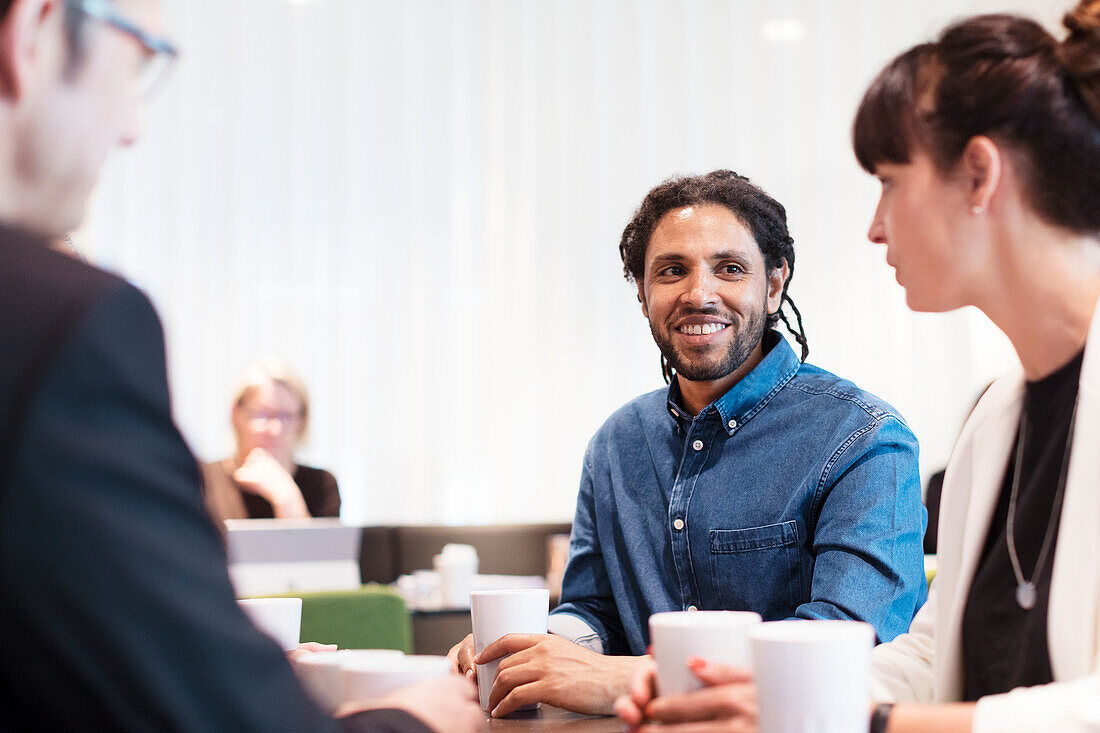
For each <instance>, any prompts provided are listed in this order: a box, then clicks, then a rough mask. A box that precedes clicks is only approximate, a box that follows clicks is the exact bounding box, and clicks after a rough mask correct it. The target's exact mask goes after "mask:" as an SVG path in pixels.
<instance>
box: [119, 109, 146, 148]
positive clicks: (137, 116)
mask: <svg viewBox="0 0 1100 733" xmlns="http://www.w3.org/2000/svg"><path fill="white" fill-rule="evenodd" d="M139 137H141V107H140V105H139V104H137V103H134V104H132V105H130V108H129V110H128V111H127V113H126V116H125V117H124V118H123V120H122V128H121V129H120V130H119V135H118V144H119V145H120V146H122V147H124V148H128V147H130V146H131V145H133V144H134V143H136V142H137V141H138V138H139Z"/></svg>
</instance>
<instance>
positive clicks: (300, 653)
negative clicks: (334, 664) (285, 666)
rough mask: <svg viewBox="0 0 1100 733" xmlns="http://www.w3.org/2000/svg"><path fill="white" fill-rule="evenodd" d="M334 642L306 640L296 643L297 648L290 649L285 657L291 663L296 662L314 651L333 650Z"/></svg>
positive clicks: (334, 649)
mask: <svg viewBox="0 0 1100 733" xmlns="http://www.w3.org/2000/svg"><path fill="white" fill-rule="evenodd" d="M334 651H336V645H335V644H318V643H317V642H315V641H306V642H303V643H301V644H299V645H298V648H297V649H291V650H290V651H289V652H287V653H286V657H287V659H289V660H290V661H291V662H292V663H298V662H300V661H302V660H303V659H305V658H306V657H308V656H309V655H310V654H313V653H314V652H334Z"/></svg>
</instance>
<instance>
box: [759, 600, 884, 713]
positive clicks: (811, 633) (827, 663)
mask: <svg viewBox="0 0 1100 733" xmlns="http://www.w3.org/2000/svg"><path fill="white" fill-rule="evenodd" d="M749 638H750V639H751V642H752V655H753V675H754V677H755V678H756V690H757V692H756V695H757V702H758V703H759V705H760V733H866V731H867V720H868V716H869V715H870V707H871V694H870V687H871V649H872V647H874V645H875V630H874V627H872V626H871V625H870V624H865V623H862V622H860V621H773V622H770V623H765V624H760V625H759V626H757V627H756V628H755V629H753V630H752V631H751V632H749Z"/></svg>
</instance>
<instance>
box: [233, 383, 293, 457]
mask: <svg viewBox="0 0 1100 733" xmlns="http://www.w3.org/2000/svg"><path fill="white" fill-rule="evenodd" d="M233 429H234V430H235V431H236V433H237V450H238V452H239V454H240V455H242V456H245V455H248V453H249V452H250V451H252V450H253V449H254V448H263V449H264V450H266V451H267V452H268V453H270V454H271V455H272V456H273V457H274V458H275V459H276V460H278V461H280V462H283V463H287V462H290V459H291V457H292V456H293V454H294V447H295V445H297V443H298V437H299V435H300V434H301V430H302V403H301V401H299V400H298V398H297V397H295V396H294V393H293V392H291V391H290V390H289V389H287V388H286V387H284V386H283V385H282V384H279V383H277V382H270V381H269V382H264V383H263V384H260V385H257V386H255V387H252V388H251V389H249V390H247V391H246V392H245V393H244V396H243V397H242V398H241V401H240V403H239V404H237V405H235V406H234V407H233Z"/></svg>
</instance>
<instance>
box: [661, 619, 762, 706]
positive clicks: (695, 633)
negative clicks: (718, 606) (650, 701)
mask: <svg viewBox="0 0 1100 733" xmlns="http://www.w3.org/2000/svg"><path fill="white" fill-rule="evenodd" d="M759 624H760V614H758V613H752V612H750V611H669V612H665V613H655V614H653V615H652V616H650V617H649V640H650V643H651V644H652V645H653V658H654V659H656V660H657V692H658V694H660V695H682V694H684V693H688V692H694V691H695V690H700V689H702V687H703V683H702V682H700V681H699V679H698V678H697V677H696V676H695V675H694V674H692V673H691V670H690V669H688V666H687V658H688V657H701V658H702V659H705V660H706V661H708V662H717V663H719V664H725V665H728V666H731V667H743V668H751V667H752V650H751V648H750V646H749V636H748V634H749V631H750V630H751V629H753V628H755V627H756V626H758V625H759Z"/></svg>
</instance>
